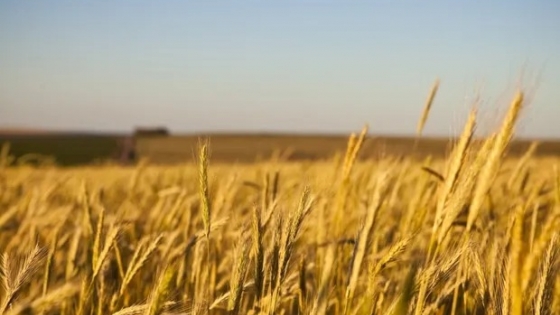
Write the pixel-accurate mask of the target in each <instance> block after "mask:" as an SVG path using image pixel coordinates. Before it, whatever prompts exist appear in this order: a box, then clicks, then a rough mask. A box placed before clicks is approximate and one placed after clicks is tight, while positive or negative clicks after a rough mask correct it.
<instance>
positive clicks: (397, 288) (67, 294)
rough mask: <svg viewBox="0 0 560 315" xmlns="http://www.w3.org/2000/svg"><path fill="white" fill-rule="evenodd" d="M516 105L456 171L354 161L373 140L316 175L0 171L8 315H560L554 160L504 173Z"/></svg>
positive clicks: (458, 146)
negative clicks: (361, 150) (362, 148)
mask: <svg viewBox="0 0 560 315" xmlns="http://www.w3.org/2000/svg"><path fill="white" fill-rule="evenodd" d="M432 98H433V93H431V97H430V101H429V102H428V103H431V99H432ZM523 98H524V95H523V94H521V93H518V94H517V95H515V97H514V99H513V100H512V102H511V105H510V107H509V110H508V111H507V113H506V115H505V116H504V118H503V121H502V123H501V126H499V128H496V130H495V132H494V133H492V134H490V135H488V137H486V138H485V139H483V141H478V140H477V141H475V138H474V136H473V134H474V131H475V127H476V122H477V111H476V109H473V110H472V112H471V115H470V116H469V117H468V119H467V120H466V121H465V124H464V129H463V132H462V134H461V136H460V138H458V139H457V141H456V142H455V143H454V145H453V147H452V150H450V152H449V154H448V157H447V158H446V159H426V160H423V161H418V160H413V159H411V158H407V157H392V156H387V157H385V158H381V159H376V160H369V161H368V160H360V159H359V158H358V156H359V153H360V147H361V145H362V143H363V141H364V139H365V137H366V134H367V130H368V129H367V127H364V129H363V130H362V132H361V133H357V134H353V135H351V136H350V138H349V139H348V146H347V150H346V152H341V154H340V155H339V156H338V157H336V158H334V159H332V160H329V161H322V162H319V161H317V162H309V163H303V162H301V163H295V162H294V163H288V162H282V161H269V162H263V163H255V164H252V165H228V164H217V163H212V159H211V148H212V147H211V141H210V142H201V143H200V145H199V147H198V152H197V155H198V163H197V164H195V165H193V164H185V165H176V166H158V165H150V164H149V163H140V164H139V165H137V166H135V167H118V166H91V167H85V166H84V167H78V168H56V167H52V166H50V167H44V168H31V167H25V166H17V167H8V166H7V165H6V164H7V163H2V167H1V168H0V210H1V213H0V229H1V231H2V233H1V234H0V250H1V251H2V257H1V261H0V267H1V271H2V274H1V275H2V289H1V299H0V314H10V315H15V314H43V315H48V314H63V315H74V314H77V315H84V314H88V315H89V314H96V315H101V314H114V315H117V314H118V315H125V314H150V315H153V314H169V315H171V314H255V315H256V314H338V315H353V314H414V315H423V314H457V315H458V314H514V315H520V314H559V313H560V287H559V286H558V285H557V282H558V280H557V279H558V278H557V271H558V248H559V247H558V246H559V239H558V234H557V230H558V227H559V223H560V173H559V172H558V170H557V168H556V164H557V160H556V159H555V158H536V157H533V156H532V154H533V152H534V150H535V148H536V145H535V146H532V147H531V148H530V149H529V151H527V153H526V154H525V155H524V156H523V157H521V158H518V159H509V158H507V156H506V153H507V148H508V144H509V143H510V141H511V139H512V137H513V135H514V130H515V124H516V121H517V120H518V117H519V115H520V113H521V111H522V109H523V106H524V105H523V104H524V99H523ZM429 108H430V105H429V104H428V105H427V106H426V109H427V110H426V113H425V114H424V115H422V119H421V121H420V124H419V126H418V128H419V133H420V132H421V130H422V128H423V125H424V123H425V121H426V118H427V112H428V111H429ZM4 158H5V157H4Z"/></svg>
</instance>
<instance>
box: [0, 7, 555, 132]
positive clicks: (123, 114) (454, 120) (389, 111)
mask: <svg viewBox="0 0 560 315" xmlns="http://www.w3.org/2000/svg"><path fill="white" fill-rule="evenodd" d="M523 70H524V72H523ZM522 73H525V75H524V76H523V78H522V80H521V83H523V84H524V86H528V87H532V91H534V93H533V94H534V98H532V101H531V103H530V104H529V106H528V107H527V108H526V110H525V112H524V116H523V118H522V120H521V122H520V126H519V129H518V130H519V134H520V135H523V136H530V137H537V136H539V137H540V136H543V137H560V123H559V122H558V121H559V119H560V1H557V0H548V1H544V0H541V1H518V0H513V1H503V0H500V1H479V0H476V1H472V0H471V1H443V0H438V1H359V2H357V1H348V0H347V1H342V0H341V1H319V0H315V1H310V0H299V1H291V0H289V1H286V0H283V1H277V0H271V1H211V0H205V1H179V0H170V1H144V0H128V1H120V0H112V1H76V0H72V1H44V0H42V1H38V0H36V1H15V0H3V1H1V2H0V127H14V126H15V127H33V128H52V129H58V130H95V131H130V130H132V128H134V126H137V125H142V126H152V125H157V126H159V125H164V126H167V127H169V128H170V129H171V130H172V131H174V132H199V131H268V132H274V131H287V132H329V133H336V132H344V133H346V132H350V131H354V130H359V129H360V128H361V127H362V126H363V124H364V123H368V124H369V125H370V129H371V131H372V132H373V133H384V134H387V133H398V134H405V133H414V131H415V128H416V124H417V120H418V117H419V115H420V112H421V110H422V107H423V105H424V101H425V99H426V96H427V94H428V91H429V88H430V85H431V84H432V82H433V81H434V80H435V78H436V77H439V78H440V80H441V89H440V93H439V94H438V96H437V98H436V102H435V103H434V106H433V112H432V115H431V117H430V120H429V121H428V124H427V126H426V132H427V133H428V134H438V135H444V136H446V135H449V134H450V132H456V131H458V130H460V128H461V126H462V124H463V121H464V118H465V114H466V112H467V111H468V109H469V107H470V105H471V104H470V102H471V101H472V99H473V97H474V95H475V92H476V91H477V90H480V91H481V96H482V99H483V100H484V103H483V105H482V106H481V119H483V121H482V123H481V128H485V127H491V126H493V124H495V123H496V121H497V118H499V116H497V115H498V114H500V113H502V112H503V109H504V108H505V106H507V103H508V101H509V100H510V99H511V97H512V93H513V91H514V88H515V87H516V86H517V83H518V82H519V81H520V78H521V74H522ZM535 88H536V89H535Z"/></svg>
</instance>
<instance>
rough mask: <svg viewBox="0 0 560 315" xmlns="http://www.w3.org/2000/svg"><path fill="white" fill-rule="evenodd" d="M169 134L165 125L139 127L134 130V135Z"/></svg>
mask: <svg viewBox="0 0 560 315" xmlns="http://www.w3.org/2000/svg"><path fill="white" fill-rule="evenodd" d="M146 136H147V137H151V136H164V137H166V136H169V130H167V128H165V127H154V128H146V127H139V128H136V129H135V130H134V137H146Z"/></svg>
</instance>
